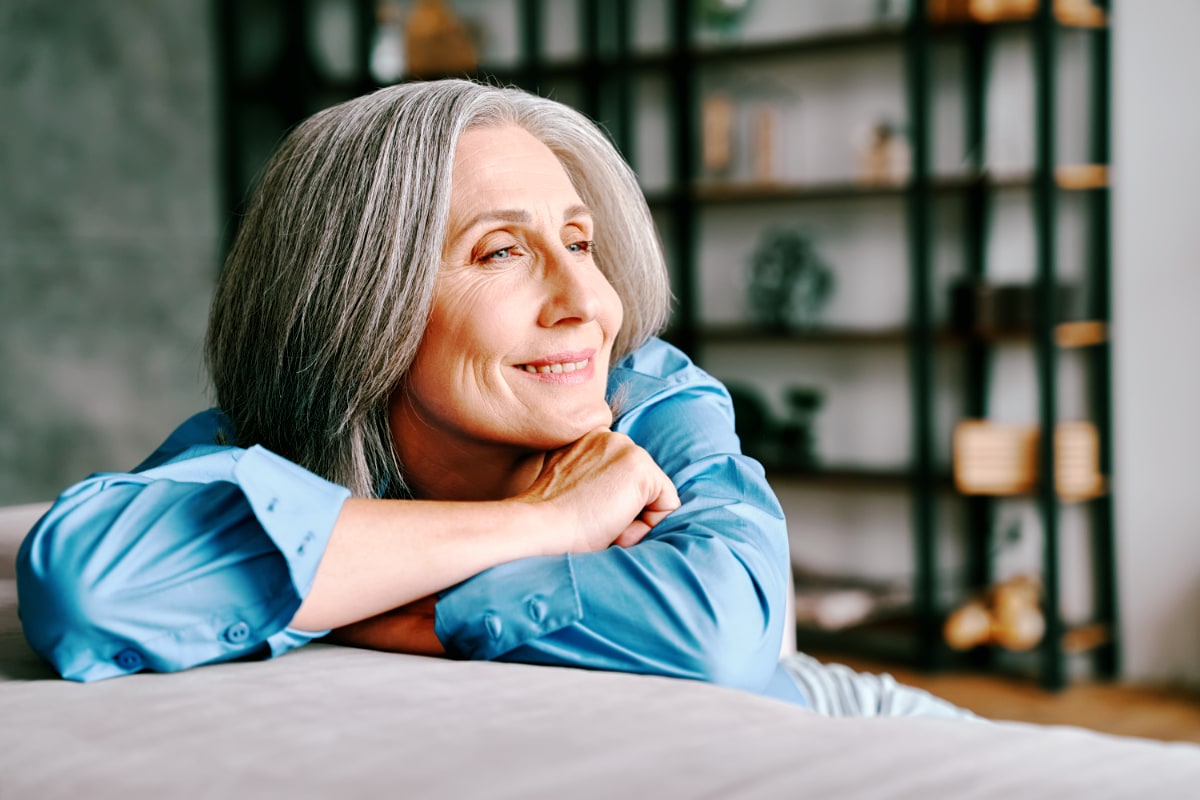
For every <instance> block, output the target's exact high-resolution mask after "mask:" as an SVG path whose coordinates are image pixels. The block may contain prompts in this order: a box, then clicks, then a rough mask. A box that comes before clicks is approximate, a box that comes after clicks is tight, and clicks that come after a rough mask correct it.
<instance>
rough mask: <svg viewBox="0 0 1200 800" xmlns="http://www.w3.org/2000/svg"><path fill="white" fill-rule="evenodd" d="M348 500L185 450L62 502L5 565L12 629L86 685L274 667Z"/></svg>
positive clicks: (254, 465)
mask: <svg viewBox="0 0 1200 800" xmlns="http://www.w3.org/2000/svg"><path fill="white" fill-rule="evenodd" d="M348 496H349V492H348V491H347V490H346V489H345V488H343V487H340V486H336V485H334V484H331V483H329V482H327V481H325V480H323V479H321V478H319V477H317V476H316V475H313V474H312V473H310V472H308V471H306V470H304V469H302V468H300V467H298V466H296V465H295V464H292V463H291V462H288V461H286V460H285V459H282V458H280V457H279V456H276V455H274V454H273V453H271V452H269V451H267V450H265V449H263V448H261V447H254V448H251V449H249V450H244V451H243V450H239V449H236V448H229V447H221V448H218V447H207V448H193V449H192V450H191V451H189V452H188V453H185V454H184V455H183V456H181V457H179V458H177V459H175V460H173V461H171V462H170V463H167V464H164V465H162V466H157V467H154V468H152V469H149V470H147V471H145V472H140V473H129V474H99V475H94V476H92V477H91V478H88V479H87V480H84V481H82V482H81V483H79V484H76V485H75V486H73V487H71V488H70V489H68V490H67V491H66V492H64V493H63V494H62V495H61V496H60V497H59V499H58V501H57V502H56V503H55V504H54V506H53V507H51V509H50V510H49V511H48V512H47V513H46V515H45V516H44V517H43V518H42V519H41V520H40V521H39V522H38V524H37V525H36V526H35V527H34V528H33V530H31V531H30V532H29V534H28V535H27V536H26V537H25V540H24V541H23V542H22V544H21V548H20V551H19V552H18V556H17V591H18V598H19V599H18V602H19V612H20V615H21V622H22V627H23V629H24V631H25V636H26V638H27V639H28V641H29V644H30V646H31V647H32V648H33V649H34V650H35V651H36V652H37V653H38V654H40V655H41V656H42V657H43V658H45V659H47V660H48V661H49V662H50V663H51V664H53V665H54V666H55V668H56V669H58V671H59V672H60V673H61V674H62V676H63V677H65V678H70V679H72V680H79V681H92V680H99V679H101V678H108V677H113V676H117V675H123V674H128V673H131V672H137V671H139V670H142V669H150V670H155V671H162V672H167V671H173V670H180V669H186V668H188V667H192V666H196V665H199V664H205V663H209V662H215V661H226V660H230V659H234V658H240V657H245V656H252V655H277V654H279V653H281V652H284V651H286V650H288V649H291V648H292V647H296V646H298V645H299V644H303V643H304V642H306V641H308V639H310V638H313V637H315V636H318V635H321V634H320V633H306V632H301V631H296V630H293V629H290V628H288V627H287V626H288V623H289V621H290V620H291V618H292V616H293V615H294V614H295V612H296V609H297V608H298V607H299V605H300V602H301V600H302V599H303V598H304V596H305V595H306V594H307V592H308V590H309V588H310V586H311V584H312V579H313V575H314V573H315V571H316V567H317V564H318V563H319V561H320V558H321V556H322V554H323V553H324V551H325V546H326V544H327V542H328V539H329V535H330V532H331V531H332V529H333V524H334V521H335V520H336V518H337V515H338V513H339V512H340V510H341V506H342V503H343V502H344V501H345V499H346V497H348Z"/></svg>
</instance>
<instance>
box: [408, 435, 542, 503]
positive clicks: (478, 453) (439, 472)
mask: <svg viewBox="0 0 1200 800" xmlns="http://www.w3.org/2000/svg"><path fill="white" fill-rule="evenodd" d="M545 458H546V454H545V453H542V452H534V453H530V452H525V453H514V452H512V451H510V450H507V449H502V448H495V449H490V450H489V448H480V447H475V448H471V449H470V452H468V451H466V450H460V449H458V448H452V447H444V448H439V449H438V450H437V451H436V452H434V453H421V454H416V453H404V454H402V460H403V463H404V477H405V480H406V481H407V483H408V486H409V489H410V490H411V491H412V495H413V497H414V498H416V499H420V500H503V499H506V498H509V497H516V496H517V495H519V494H521V493H522V492H524V491H525V490H526V489H528V488H529V487H530V486H531V485H532V484H533V481H534V480H535V479H536V478H537V476H538V475H539V474H540V473H541V470H542V463H543V461H544V460H545Z"/></svg>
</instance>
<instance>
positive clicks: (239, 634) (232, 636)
mask: <svg viewBox="0 0 1200 800" xmlns="http://www.w3.org/2000/svg"><path fill="white" fill-rule="evenodd" d="M222 636H224V637H225V641H227V642H229V643H230V644H241V643H242V642H244V641H246V639H248V638H249V637H250V626H249V625H247V624H246V623H244V622H235V623H233V624H232V625H230V626H229V627H228V628H226V629H225V633H224V634H222Z"/></svg>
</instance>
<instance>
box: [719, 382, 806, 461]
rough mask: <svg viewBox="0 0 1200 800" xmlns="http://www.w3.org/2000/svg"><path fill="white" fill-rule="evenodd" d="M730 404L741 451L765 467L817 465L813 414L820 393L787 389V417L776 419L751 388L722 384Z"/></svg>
mask: <svg viewBox="0 0 1200 800" xmlns="http://www.w3.org/2000/svg"><path fill="white" fill-rule="evenodd" d="M726 388H727V389H728V390H729V396H730V398H731V399H732V401H733V416H734V425H735V427H736V430H737V435H738V438H739V439H741V442H742V451H743V452H744V453H745V454H746V455H748V456H750V457H751V458H754V459H757V460H758V461H760V462H762V463H763V464H764V465H766V466H768V467H772V466H775V467H786V468H788V469H799V470H804V469H812V468H814V467H816V466H817V464H818V457H817V452H816V431H815V419H814V417H815V416H816V412H817V411H818V409H820V407H821V403H822V399H823V395H822V393H821V390H820V389H818V388H816V387H811V386H791V387H788V389H787V391H786V394H785V397H786V401H787V407H788V414H787V416H786V417H785V418H783V419H778V418H776V417H775V415H774V414H773V413H772V412H771V409H770V407H769V406H768V404H767V402H766V400H765V399H764V398H763V397H762V395H761V394H760V393H759V392H758V391H757V390H756V389H754V388H752V387H750V386H747V385H745V384H741V383H738V382H735V381H730V382H727V383H726Z"/></svg>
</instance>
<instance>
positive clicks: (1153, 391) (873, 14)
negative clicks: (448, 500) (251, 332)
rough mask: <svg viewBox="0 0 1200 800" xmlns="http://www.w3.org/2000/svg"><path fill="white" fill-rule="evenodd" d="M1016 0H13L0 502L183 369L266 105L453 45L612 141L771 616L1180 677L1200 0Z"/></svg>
mask: <svg viewBox="0 0 1200 800" xmlns="http://www.w3.org/2000/svg"><path fill="white" fill-rule="evenodd" d="M1042 2H1043V3H1044V4H1045V6H1044V7H1039V4H1038V3H1037V2H1036V0H1033V2H1030V1H1029V0H988V1H987V2H983V1H982V0H974V1H973V2H971V1H969V0H928V2H925V1H923V0H691V2H688V0H639V2H636V3H634V2H630V1H629V0H489V1H488V2H484V1H483V0H383V1H379V0H302V1H298V2H284V0H245V1H244V2H233V0H175V1H174V2H170V3H166V2H153V1H152V0H106V2H104V3H86V2H68V3H48V2H45V1H44V0H9V2H5V3H3V4H2V5H0V108H3V114H2V116H3V123H2V124H0V186H3V190H2V191H0V198H2V200H0V319H2V324H3V333H4V335H3V337H2V338H0V505H11V504H23V503H33V502H41V501H48V500H51V499H53V498H54V497H55V496H56V495H57V494H58V492H59V491H61V490H62V489H63V488H64V487H66V486H67V485H69V484H70V483H72V482H74V481H76V480H79V479H81V478H83V477H85V476H86V475H88V474H90V473H92V472H96V471H108V470H127V469H129V468H130V467H131V466H133V465H134V464H136V463H137V462H138V461H140V460H141V459H142V458H143V457H144V456H145V455H146V454H147V453H149V452H150V451H151V450H152V449H153V448H154V447H155V446H156V445H157V444H158V443H159V442H160V441H161V440H162V439H163V438H164V437H165V436H166V435H167V434H168V433H169V432H170V431H171V430H172V429H173V427H174V426H175V425H176V424H177V423H178V422H180V421H181V420H182V419H184V418H185V417H186V416H187V415H189V414H191V413H193V412H195V411H198V410H201V409H203V408H205V407H206V406H207V405H208V402H209V396H208V387H207V384H206V378H205V375H204V370H203V364H202V360H201V348H202V339H203V335H204V326H205V317H206V314H207V308H208V302H209V299H210V296H211V288H212V285H213V281H214V278H215V276H216V274H217V271H218V270H219V267H220V263H221V259H222V256H223V253H224V251H225V248H226V247H227V245H228V243H229V241H230V238H231V236H232V235H233V233H234V231H235V230H236V224H237V211H238V208H239V206H240V204H241V203H242V201H243V199H244V197H245V194H246V191H247V190H248V189H249V187H251V186H252V184H253V181H254V177H255V175H256V174H257V172H258V170H259V169H260V168H261V166H262V164H263V163H264V161H265V159H266V158H267V157H268V156H269V154H270V153H271V151H272V150H273V148H274V146H275V145H276V144H277V142H278V141H279V139H280V137H281V136H282V135H284V134H285V132H286V131H287V129H288V128H289V127H290V126H291V125H294V124H295V123H296V122H298V121H299V120H301V119H303V118H304V117H306V116H307V115H309V114H311V113H312V112H314V111H316V110H319V109H320V108H323V107H325V106H327V105H329V104H331V103H335V102H338V101H340V100H343V99H346V98H349V97H353V96H356V95H358V94H361V93H363V92H366V91H370V90H372V89H374V88H377V87H379V86H383V85H387V84H390V83H395V82H398V81H403V80H413V79H419V78H422V77H436V76H443V75H472V76H476V77H480V78H484V79H487V80H491V81H493V82H500V83H506V84H508V83H511V84H515V85H519V86H522V87H524V88H526V89H529V90H531V91H537V92H540V93H542V94H545V95H548V96H551V97H554V98H556V99H559V100H561V101H563V102H566V103H569V104H571V105H574V106H576V107H578V108H580V109H581V110H583V111H584V112H585V113H587V114H588V115H589V116H591V117H592V118H594V119H596V120H597V121H599V122H601V123H602V124H603V125H604V127H605V129H606V130H607V131H608V133H609V134H610V135H611V137H612V139H613V141H614V142H615V143H616V144H617V146H618V147H619V148H620V149H621V151H622V153H624V154H625V155H626V157H627V158H628V159H629V161H630V163H631V164H632V165H633V166H634V168H635V170H636V171H637V172H638V175H639V177H640V179H641V181H642V184H643V187H644V189H645V191H646V193H647V198H648V200H649V202H650V205H651V209H652V211H653V213H654V215H655V219H656V221H657V223H658V225H659V229H660V233H661V236H662V240H663V244H664V249H665V250H666V253H667V256H668V261H669V264H670V268H671V271H672V280H673V283H674V287H675V294H676V297H677V304H676V309H675V315H674V319H673V322H672V326H671V328H670V329H669V331H668V332H667V334H666V336H667V338H669V339H671V340H672V341H674V342H675V343H677V344H679V345H680V346H681V347H683V348H684V349H686V350H687V351H688V352H690V353H691V354H692V355H693V356H694V357H695V358H696V359H697V360H698V361H699V362H700V363H701V364H703V365H704V366H705V367H706V368H707V369H709V371H711V372H713V373H714V374H716V375H717V376H718V377H721V378H722V379H724V380H726V381H727V382H728V384H729V385H730V388H731V390H732V392H733V394H734V398H735V404H736V407H737V412H738V425H739V432H740V434H741V435H742V438H743V443H744V445H745V447H746V449H747V450H748V451H749V452H751V453H753V454H754V455H755V456H756V457H758V458H759V459H760V460H761V461H763V463H764V465H765V466H766V468H767V470H768V474H769V475H770V477H771V480H772V483H773V485H774V486H775V487H776V489H777V490H778V492H779V494H780V496H781V498H782V499H783V501H784V504H785V508H786V510H787V512H788V519H789V531H790V536H791V540H792V550H793V562H794V566H795V570H796V573H797V582H798V594H797V615H798V632H799V637H800V642H801V646H802V647H806V648H810V649H817V650H820V651H822V652H825V651H828V652H834V653H844V654H847V655H852V656H861V657H864V658H869V659H878V660H882V661H883V662H884V663H896V664H908V665H911V666H913V667H916V668H922V669H929V668H939V667H946V666H965V667H968V668H970V669H972V670H975V671H979V672H984V673H987V672H996V673H1005V674H1008V673H1017V674H1021V675H1025V676H1027V677H1029V678H1031V679H1032V682H1034V683H1035V684H1040V685H1041V686H1043V687H1045V688H1050V689H1059V688H1062V687H1063V686H1066V685H1068V684H1070V683H1072V682H1074V681H1078V680H1081V679H1085V678H1090V677H1100V678H1110V677H1119V678H1123V679H1125V680H1127V681H1133V682H1141V683H1147V682H1149V683H1158V684H1166V685H1171V686H1191V687H1198V686H1200V626H1197V624H1196V619H1197V614H1198V612H1200V492H1197V491H1196V489H1195V487H1194V483H1195V479H1196V477H1197V475H1198V474H1200V470H1198V469H1197V466H1196V464H1197V458H1198V456H1200V423H1198V422H1197V420H1196V413H1197V412H1196V409H1197V407H1200V402H1198V401H1200V370H1197V368H1196V363H1197V356H1196V350H1197V345H1200V315H1197V314H1196V313H1195V312H1194V310H1193V309H1192V307H1191V306H1192V305H1193V304H1194V302H1195V301H1196V300H1198V299H1200V263H1198V262H1197V255H1196V254H1197V253H1200V225H1197V219H1198V218H1200V214H1198V213H1197V212H1200V200H1197V198H1196V196H1195V192H1194V186H1195V182H1196V179H1197V178H1198V177H1200V147H1198V146H1197V142H1200V102H1198V101H1197V96H1196V91H1195V88H1194V86H1193V83H1194V81H1193V80H1192V79H1191V76H1194V75H1195V74H1196V73H1197V71H1198V70H1200V52H1197V49H1196V48H1195V47H1194V32H1195V31H1197V30H1200V4H1197V3H1195V2H1191V0H1139V2H1136V3H1134V2H1130V1H1129V0H1126V2H1118V3H1114V4H1110V3H1097V2H1089V0H1082V2H1072V1H1071V0H1056V1H1055V2H1051V0H1042ZM1049 430H1054V431H1055V434H1054V435H1053V436H1042V435H1041V432H1042V431H1049Z"/></svg>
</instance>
